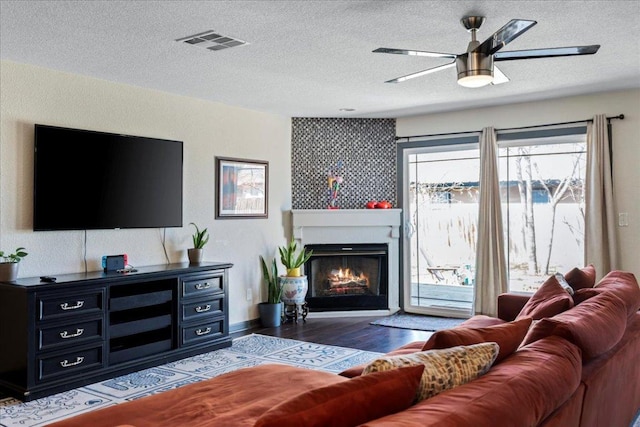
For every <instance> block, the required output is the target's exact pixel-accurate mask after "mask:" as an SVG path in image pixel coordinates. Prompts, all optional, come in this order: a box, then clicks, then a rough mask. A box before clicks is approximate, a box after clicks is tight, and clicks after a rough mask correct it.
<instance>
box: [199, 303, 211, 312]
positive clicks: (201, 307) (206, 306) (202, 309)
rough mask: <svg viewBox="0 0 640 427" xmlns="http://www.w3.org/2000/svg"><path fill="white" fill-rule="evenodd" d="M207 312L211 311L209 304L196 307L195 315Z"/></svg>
mask: <svg viewBox="0 0 640 427" xmlns="http://www.w3.org/2000/svg"><path fill="white" fill-rule="evenodd" d="M209 310H211V304H207V305H205V306H201V305H199V306H197V307H196V313H204V312H207V311H209Z"/></svg>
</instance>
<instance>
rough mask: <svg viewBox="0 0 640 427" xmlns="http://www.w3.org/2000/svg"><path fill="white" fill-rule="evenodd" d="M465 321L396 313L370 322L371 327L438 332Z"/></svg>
mask: <svg viewBox="0 0 640 427" xmlns="http://www.w3.org/2000/svg"><path fill="white" fill-rule="evenodd" d="M465 320H466V319H455V318H452V317H437V316H423V315H420V314H408V313H396V314H392V315H391V316H387V317H383V318H380V319H378V320H374V321H373V322H371V324H372V325H378V326H388V327H391V328H401V329H416V330H419V331H439V330H441V329H449V328H453V327H454V326H457V325H459V324H460V323H462V322H464V321H465Z"/></svg>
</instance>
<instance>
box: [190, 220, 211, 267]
mask: <svg viewBox="0 0 640 427" xmlns="http://www.w3.org/2000/svg"><path fill="white" fill-rule="evenodd" d="M189 225H193V226H194V227H195V228H196V232H195V233H193V236H192V239H193V248H191V249H188V250H187V256H188V257H189V263H191V264H197V263H199V262H201V261H202V252H203V248H204V245H206V244H207V242H208V241H209V233H208V232H207V229H206V228H205V229H203V230H200V229H199V228H198V226H197V225H196V224H194V223H193V222H190V223H189Z"/></svg>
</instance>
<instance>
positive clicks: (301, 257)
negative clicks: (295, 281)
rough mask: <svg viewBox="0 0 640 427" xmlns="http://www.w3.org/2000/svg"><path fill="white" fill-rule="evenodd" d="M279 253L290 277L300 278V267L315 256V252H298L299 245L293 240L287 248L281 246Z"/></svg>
mask: <svg viewBox="0 0 640 427" xmlns="http://www.w3.org/2000/svg"><path fill="white" fill-rule="evenodd" d="M278 251H279V252H280V261H282V265H284V267H285V268H286V269H287V276H288V277H300V276H301V274H300V267H302V266H303V265H304V263H305V262H307V261H309V258H311V255H313V251H308V250H306V249H304V248H302V249H301V250H300V251H298V245H297V244H296V242H295V240H293V238H292V239H291V240H290V241H289V243H288V244H287V245H286V246H280V247H279V248H278Z"/></svg>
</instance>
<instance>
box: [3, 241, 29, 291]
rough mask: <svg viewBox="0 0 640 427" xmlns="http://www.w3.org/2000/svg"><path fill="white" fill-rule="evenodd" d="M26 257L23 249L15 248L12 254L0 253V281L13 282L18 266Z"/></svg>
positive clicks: (16, 275)
mask: <svg viewBox="0 0 640 427" xmlns="http://www.w3.org/2000/svg"><path fill="white" fill-rule="evenodd" d="M27 255H28V253H27V252H25V248H22V247H20V248H17V249H16V250H15V251H13V252H12V253H5V252H4V251H0V281H3V282H13V281H14V280H16V279H17V278H18V265H19V263H20V261H21V260H22V258H24V257H26V256H27Z"/></svg>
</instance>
